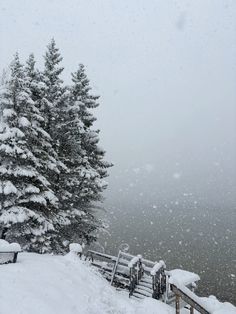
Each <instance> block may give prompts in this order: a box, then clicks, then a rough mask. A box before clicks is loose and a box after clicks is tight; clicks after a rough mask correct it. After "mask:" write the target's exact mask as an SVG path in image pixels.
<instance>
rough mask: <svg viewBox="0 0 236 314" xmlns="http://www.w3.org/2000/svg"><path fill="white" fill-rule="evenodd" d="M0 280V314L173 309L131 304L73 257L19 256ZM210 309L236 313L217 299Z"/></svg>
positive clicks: (130, 313) (166, 313) (160, 312)
mask: <svg viewBox="0 0 236 314" xmlns="http://www.w3.org/2000/svg"><path fill="white" fill-rule="evenodd" d="M0 278H1V280H0V314H32V313H34V314H147V313H148V314H174V313H175V310H174V308H171V307H170V306H168V305H166V304H164V303H161V302H159V301H155V300H154V299H151V298H149V299H145V300H143V301H141V302H139V301H136V300H132V299H129V298H128V293H126V292H118V291H116V290H115V289H114V288H113V287H111V286H110V285H109V283H108V282H107V281H106V280H105V279H103V278H102V277H101V276H100V275H99V274H98V273H97V272H96V271H95V270H93V269H92V268H91V267H89V266H88V265H87V264H85V262H83V261H81V260H80V259H79V258H78V257H76V256H75V255H74V256H73V257H72V256H71V255H70V254H69V255H67V256H65V257H63V256H52V255H38V254H33V253H21V254H20V256H19V259H18V262H17V263H16V264H8V265H0ZM204 300H205V298H204ZM204 300H203V301H204ZM206 300H208V299H206ZM13 301H14V302H13ZM214 304H215V305H216V306H215V310H216V312H214V314H222V313H224V314H229V313H230V314H233V313H234V314H235V313H236V309H235V308H234V307H233V306H230V311H231V309H233V311H234V312H232V311H231V312H230V311H229V310H228V309H229V305H227V307H226V309H227V310H226V312H222V309H223V307H224V306H225V305H224V304H222V303H219V302H218V301H217V300H216V299H214ZM220 306H222V309H220ZM217 308H218V309H219V310H220V312H219V311H218V309H217ZM217 311H218V312H217ZM181 314H189V311H187V310H183V311H181Z"/></svg>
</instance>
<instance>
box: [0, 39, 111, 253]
mask: <svg viewBox="0 0 236 314" xmlns="http://www.w3.org/2000/svg"><path fill="white" fill-rule="evenodd" d="M44 58H45V66H44V70H43V71H42V72H40V71H38V70H37V69H36V68H35V60H34V56H33V55H30V57H29V59H28V60H27V62H26V66H25V67H23V66H22V65H21V64H20V62H19V58H18V55H16V57H15V60H14V62H13V63H12V66H11V75H10V79H8V81H7V82H6V83H5V84H4V85H5V87H4V90H2V92H1V95H0V112H1V114H0V117H1V123H0V229H1V227H3V228H4V234H5V235H6V237H7V239H9V240H13V239H14V240H17V241H18V242H20V243H21V244H23V245H25V246H24V247H25V248H26V249H29V250H35V251H46V250H48V251H50V250H53V251H56V252H59V251H60V252H62V251H63V243H65V241H72V240H73V241H75V240H78V239H80V240H82V241H83V242H87V243H90V242H91V241H94V240H96V235H95V233H94V232H95V231H96V230H97V229H98V228H100V227H101V225H102V223H101V221H100V220H99V219H97V218H96V217H97V215H96V209H97V208H98V207H99V206H100V205H99V202H101V201H102V199H103V198H102V193H103V191H104V190H105V188H106V187H107V183H106V182H105V180H104V179H105V177H106V176H107V168H108V167H110V166H111V164H109V163H107V162H106V161H105V160H104V155H105V151H104V150H103V149H101V148H100V147H99V131H98V130H94V125H93V124H94V122H95V121H96V118H95V117H94V115H93V113H92V110H93V109H94V108H96V107H97V106H98V98H99V97H98V96H94V95H92V94H91V92H90V90H91V88H90V85H89V80H88V78H87V76H86V74H85V68H84V66H83V65H80V66H79V69H78V71H76V72H75V73H73V74H72V82H73V83H72V86H69V87H66V86H65V85H64V84H63V81H62V80H61V73H62V71H63V68H62V67H61V66H60V62H61V60H62V57H61V56H60V53H59V50H58V48H57V47H56V44H55V41H54V39H53V40H52V41H51V42H50V44H49V45H48V47H47V51H46V54H45V57H44ZM1 89H2V87H1ZM6 228H7V229H6ZM6 230H7V232H6Z"/></svg>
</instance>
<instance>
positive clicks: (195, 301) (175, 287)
mask: <svg viewBox="0 0 236 314" xmlns="http://www.w3.org/2000/svg"><path fill="white" fill-rule="evenodd" d="M169 284H170V285H171V289H172V291H173V292H174V293H175V294H176V295H177V299H178V298H179V297H180V298H182V299H183V300H184V301H185V302H187V303H188V304H189V305H191V306H192V307H193V308H195V309H196V310H197V311H199V313H203V314H209V313H212V312H211V310H212V309H211V308H210V307H209V306H208V304H206V303H205V302H204V301H202V299H201V298H200V297H198V296H197V295H196V294H195V293H194V292H193V291H191V290H190V289H189V288H187V287H186V286H184V285H183V284H181V283H180V282H179V281H178V280H176V279H175V278H173V277H170V278H169ZM176 301H177V300H176ZM178 303H179V302H178ZM178 306H179V304H178Z"/></svg>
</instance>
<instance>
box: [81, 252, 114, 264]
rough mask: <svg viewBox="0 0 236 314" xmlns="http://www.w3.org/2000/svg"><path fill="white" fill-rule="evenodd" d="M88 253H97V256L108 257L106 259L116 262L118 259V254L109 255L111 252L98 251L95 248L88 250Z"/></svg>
mask: <svg viewBox="0 0 236 314" xmlns="http://www.w3.org/2000/svg"><path fill="white" fill-rule="evenodd" d="M88 253H90V254H92V255H95V256H99V257H103V258H106V259H108V260H110V261H112V262H116V260H117V257H116V256H112V255H109V254H105V253H100V252H96V251H93V250H88V252H87V254H88Z"/></svg>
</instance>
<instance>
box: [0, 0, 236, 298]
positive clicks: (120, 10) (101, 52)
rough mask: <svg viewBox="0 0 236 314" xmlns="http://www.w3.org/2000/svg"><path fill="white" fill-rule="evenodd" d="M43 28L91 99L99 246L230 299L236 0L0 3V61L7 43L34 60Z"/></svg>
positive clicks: (1, 63) (234, 266) (6, 55)
mask: <svg viewBox="0 0 236 314" xmlns="http://www.w3.org/2000/svg"><path fill="white" fill-rule="evenodd" d="M53 36H54V38H55V40H56V42H57V45H58V47H59V48H60V50H61V53H62V55H63V57H64V60H63V65H64V66H65V71H64V74H63V77H64V79H65V81H69V74H70V72H72V71H74V70H75V67H76V65H78V64H79V63H80V62H82V63H84V64H85V65H86V66H87V73H88V76H89V78H90V79H91V83H92V86H93V90H94V92H95V93H97V94H100V95H101V101H100V103H101V106H100V108H99V109H98V110H97V112H96V115H97V117H98V121H97V126H98V127H99V128H100V129H101V145H102V146H103V147H104V148H105V149H106V150H107V160H109V161H112V162H113V163H114V167H113V168H112V169H111V170H110V177H109V178H108V181H109V189H108V190H107V191H106V193H105V196H106V201H105V202H104V206H105V207H106V209H107V213H106V214H103V215H104V216H105V218H106V220H107V221H108V222H109V225H110V230H109V232H110V236H107V235H106V236H102V237H101V239H100V242H101V244H102V245H103V246H106V250H107V252H112V253H116V252H117V251H118V247H119V245H120V244H121V243H125V242H126V243H128V244H129V245H130V251H131V252H133V253H142V254H144V255H145V256H146V257H148V258H151V259H154V260H155V259H157V260H158V259H160V258H163V259H165V260H166V263H167V267H169V268H171V267H176V268H178V267H183V268H185V269H188V270H192V271H196V272H198V273H199V274H200V276H201V286H200V290H199V291H200V293H202V294H204V293H205V294H215V295H217V296H218V297H219V298H220V299H222V300H228V301H231V302H233V303H235V304H236V299H235V298H236V297H235V295H236V293H235V281H236V277H235V276H236V231H235V230H236V227H235V226H236V1H233V0H231V1H230V0H217V1H211V0H199V1H190V0H188V1H187V0H179V1H177V0H176V1H174V0H173V1H171V0H168V1H165V0H148V1H147V0H145V1H144V0H129V1H115V0H114V1H113V0H110V1H108V0H96V1H95V0H90V1H85V0H82V1H79V0H70V1H67V2H66V1H62V0H41V1H32V0H27V1H24V0H18V1H17V0H1V1H0V43H1V49H0V69H3V68H4V67H6V65H7V64H9V62H10V60H11V58H12V55H13V54H14V53H15V51H18V52H19V54H20V56H21V57H22V59H23V60H25V59H26V58H27V56H28V55H29V53H31V52H32V51H33V52H35V55H36V59H38V60H39V64H38V65H39V66H42V63H43V59H42V57H41V56H42V54H43V53H44V51H45V46H46V45H47V43H48V42H49V41H50V39H51V38H52V37H53ZM104 241H106V243H107V244H106V243H105V244H104ZM206 285H207V288H206Z"/></svg>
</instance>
